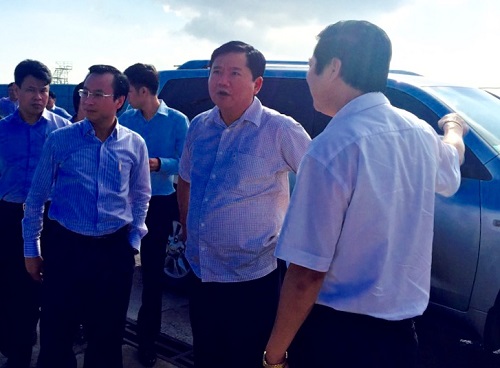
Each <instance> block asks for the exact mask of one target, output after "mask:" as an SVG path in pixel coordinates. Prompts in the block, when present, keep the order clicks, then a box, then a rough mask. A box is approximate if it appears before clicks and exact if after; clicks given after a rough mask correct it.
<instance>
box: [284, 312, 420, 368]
mask: <svg viewBox="0 0 500 368" xmlns="http://www.w3.org/2000/svg"><path fill="white" fill-rule="evenodd" d="M417 351H418V340H417V335H416V332H415V325H414V322H413V320H412V319H406V320H402V321H387V320H383V319H378V318H374V317H370V316H366V315H361V314H353V313H346V312H339V311H336V310H334V309H332V308H328V307H326V306H322V305H318V304H316V305H315V306H314V307H313V309H312V311H311V313H310V315H309V316H308V318H307V319H306V321H305V322H304V324H303V325H302V327H301V328H300V330H299V332H298V334H297V336H296V337H295V339H294V341H293V343H292V345H291V346H290V349H289V359H288V361H289V365H290V367H291V368H310V367H317V368H330V367H340V368H358V367H370V368H412V367H415V366H416V361H417Z"/></svg>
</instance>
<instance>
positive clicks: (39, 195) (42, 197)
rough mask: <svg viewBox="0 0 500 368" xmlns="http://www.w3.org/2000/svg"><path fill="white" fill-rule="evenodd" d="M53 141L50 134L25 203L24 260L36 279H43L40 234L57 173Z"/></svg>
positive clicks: (23, 223) (29, 271) (27, 268)
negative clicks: (46, 203)
mask: <svg viewBox="0 0 500 368" xmlns="http://www.w3.org/2000/svg"><path fill="white" fill-rule="evenodd" d="M52 143H53V140H52V135H50V136H49V138H48V139H47V141H46V142H45V144H44V147H43V150H42V154H41V156H40V161H39V162H38V165H37V168H36V170H35V174H34V176H33V180H32V183H31V188H30V190H29V192H28V196H27V198H26V202H25V203H24V217H23V220H22V228H23V239H24V257H25V258H24V260H25V266H26V270H27V271H28V273H29V274H30V276H31V277H32V278H33V279H34V280H35V281H41V280H42V264H43V259H42V257H41V256H40V234H41V232H42V227H43V212H44V209H45V202H46V201H47V199H48V198H49V195H50V192H51V189H52V186H53V183H54V180H55V179H54V178H55V177H56V175H57V165H55V164H54V157H53V144H52Z"/></svg>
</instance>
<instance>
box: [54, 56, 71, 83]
mask: <svg viewBox="0 0 500 368" xmlns="http://www.w3.org/2000/svg"><path fill="white" fill-rule="evenodd" d="M56 65H57V66H56V68H55V69H54V73H53V75H52V84H68V74H69V72H70V71H71V70H72V69H73V63H72V62H70V61H56Z"/></svg>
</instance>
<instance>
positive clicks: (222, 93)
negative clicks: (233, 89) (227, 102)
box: [217, 91, 230, 97]
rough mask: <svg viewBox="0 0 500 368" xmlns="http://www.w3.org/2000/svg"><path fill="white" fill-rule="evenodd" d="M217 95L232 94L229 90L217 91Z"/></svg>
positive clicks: (225, 95)
mask: <svg viewBox="0 0 500 368" xmlns="http://www.w3.org/2000/svg"><path fill="white" fill-rule="evenodd" d="M217 95H218V96H222V97H227V96H230V94H229V92H227V91H217Z"/></svg>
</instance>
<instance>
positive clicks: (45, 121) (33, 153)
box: [0, 110, 69, 203]
mask: <svg viewBox="0 0 500 368" xmlns="http://www.w3.org/2000/svg"><path fill="white" fill-rule="evenodd" d="M66 125H69V121H68V120H66V119H63V118H61V117H60V116H58V115H55V114H53V113H51V112H49V111H48V110H44V111H43V113H42V115H41V117H40V119H39V120H38V121H37V122H36V123H35V124H32V125H30V124H28V123H26V122H25V121H24V120H23V119H22V118H21V116H20V115H19V110H16V111H14V113H13V114H12V115H9V116H7V117H6V118H4V119H2V120H0V199H2V200H4V201H7V202H14V203H23V202H24V201H25V200H26V196H27V195H28V191H29V189H30V186H31V181H32V179H33V174H34V173H35V169H36V166H37V164H38V161H39V160H40V155H41V153H42V147H43V144H44V143H45V139H46V138H47V136H48V135H49V133H51V132H52V131H54V130H56V129H58V128H60V127H63V126H66Z"/></svg>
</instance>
